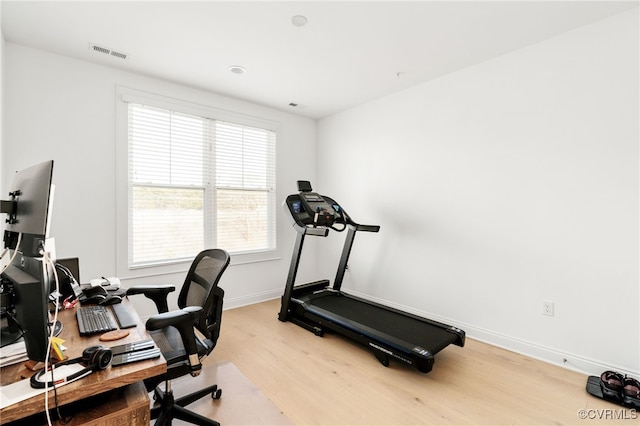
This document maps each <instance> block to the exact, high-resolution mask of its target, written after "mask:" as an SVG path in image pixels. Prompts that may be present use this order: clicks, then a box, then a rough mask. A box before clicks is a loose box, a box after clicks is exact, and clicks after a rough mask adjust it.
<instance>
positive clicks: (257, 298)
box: [224, 289, 282, 316]
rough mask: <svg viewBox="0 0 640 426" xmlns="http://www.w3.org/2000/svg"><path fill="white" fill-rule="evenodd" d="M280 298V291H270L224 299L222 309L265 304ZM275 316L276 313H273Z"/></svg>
mask: <svg viewBox="0 0 640 426" xmlns="http://www.w3.org/2000/svg"><path fill="white" fill-rule="evenodd" d="M280 296H282V289H278V290H270V291H265V292H261V293H254V294H248V295H245V296H240V297H232V298H227V297H225V298H224V309H233V308H240V307H242V306H247V305H253V304H254V303H260V302H266V301H267V300H272V299H277V298H279V297H280ZM274 315H276V316H277V312H274Z"/></svg>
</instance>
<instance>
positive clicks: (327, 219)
mask: <svg viewBox="0 0 640 426" xmlns="http://www.w3.org/2000/svg"><path fill="white" fill-rule="evenodd" d="M298 191H300V193H299V194H293V195H289V196H288V197H287V198H286V200H285V202H284V203H283V207H284V208H285V210H287V211H288V212H289V213H290V215H291V218H292V219H293V227H294V229H295V230H296V232H297V238H296V242H295V246H294V249H293V256H292V258H291V265H290V267H289V274H288V276H287V283H286V286H285V291H284V294H283V296H282V300H281V302H282V303H281V308H280V313H279V315H278V319H279V320H280V321H290V322H293V323H295V324H297V325H299V326H301V327H303V328H305V329H307V330H309V331H311V332H313V333H315V334H316V335H318V336H322V335H323V334H324V332H325V331H327V330H330V331H333V332H336V333H339V334H342V335H344V336H346V337H348V338H351V339H353V340H355V341H356V342H358V343H361V344H363V345H365V346H368V347H369V348H370V349H371V350H372V351H373V354H374V355H375V357H376V358H377V359H378V360H379V361H380V362H381V363H382V365H384V366H385V367H388V366H389V362H390V360H391V359H395V360H398V361H401V362H404V363H406V364H409V365H412V366H414V367H415V368H417V369H418V371H420V372H423V373H428V372H429V371H431V369H432V368H433V362H434V355H435V354H436V353H438V352H439V351H441V350H442V349H444V348H446V347H447V346H449V345H450V344H454V345H457V346H460V347H462V346H464V341H465V332H464V331H463V330H461V329H459V328H457V327H453V326H450V325H447V324H443V323H441V322H438V321H434V320H430V319H427V318H423V317H419V316H417V315H413V314H410V313H407V312H403V311H400V310H398V309H394V308H390V307H388V306H384V305H382V304H379V303H375V302H372V301H369V300H366V299H363V298H359V297H355V296H353V295H350V294H347V293H345V292H344V291H342V290H341V286H342V280H343V278H344V273H345V271H346V269H347V263H348V261H349V254H350V253H351V248H352V246H353V241H354V239H355V236H356V232H359V231H360V232H378V231H379V230H380V227H379V226H377V225H361V224H358V223H356V222H354V221H353V220H352V219H351V218H350V217H349V215H348V214H347V212H346V211H345V210H344V209H343V208H342V207H341V206H340V205H339V204H338V203H337V202H336V201H335V200H333V199H332V198H329V197H327V196H324V195H320V194H318V193H315V192H312V188H311V184H310V183H309V182H308V181H298ZM330 230H333V231H337V232H342V231H345V230H346V231H347V236H346V239H345V242H344V247H343V249H342V256H341V257H340V262H339V265H338V271H337V273H336V277H335V280H334V282H333V286H331V285H330V282H329V280H326V279H325V280H320V281H315V282H311V283H306V284H301V285H295V279H296V274H297V272H298V265H299V263H300V256H301V254H302V247H303V244H304V240H305V237H306V236H307V235H308V236H313V237H326V236H327V235H329V232H330Z"/></svg>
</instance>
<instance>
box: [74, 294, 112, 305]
mask: <svg viewBox="0 0 640 426" xmlns="http://www.w3.org/2000/svg"><path fill="white" fill-rule="evenodd" d="M106 298H107V296H105V295H104V294H94V295H93V296H90V297H86V298H84V299H82V300H81V301H80V303H82V304H83V305H95V304H96V303H101V302H104V299H106Z"/></svg>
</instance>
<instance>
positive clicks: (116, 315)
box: [76, 303, 136, 336]
mask: <svg viewBox="0 0 640 426" xmlns="http://www.w3.org/2000/svg"><path fill="white" fill-rule="evenodd" d="M110 308H111V309H109V308H108V307H107V306H102V305H91V306H81V307H80V308H78V309H77V311H76V318H77V319H78V330H79V331H80V335H81V336H88V335H91V334H97V333H105V332H107V331H111V330H116V329H117V328H118V326H120V328H131V327H135V326H136V321H135V319H134V317H133V316H132V315H131V312H129V308H128V307H127V306H124V305H123V304H122V303H118V304H116V305H110Z"/></svg>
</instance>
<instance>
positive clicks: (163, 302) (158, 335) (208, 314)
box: [127, 249, 229, 426]
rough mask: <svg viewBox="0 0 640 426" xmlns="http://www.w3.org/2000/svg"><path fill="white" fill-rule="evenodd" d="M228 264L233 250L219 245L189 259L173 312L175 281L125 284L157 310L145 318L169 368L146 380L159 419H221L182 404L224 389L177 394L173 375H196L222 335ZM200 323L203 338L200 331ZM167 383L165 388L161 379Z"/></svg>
mask: <svg viewBox="0 0 640 426" xmlns="http://www.w3.org/2000/svg"><path fill="white" fill-rule="evenodd" d="M228 265H229V254H228V253H227V252H226V251H224V250H220V249H211V250H204V251H202V252H200V253H199V254H198V255H197V256H196V258H195V259H194V260H193V263H192V264H191V268H190V269H189V272H188V273H187V277H186V279H185V281H184V284H183V286H182V289H181V290H180V294H179V295H178V307H179V308H180V309H179V310H176V311H171V312H169V308H168V303H167V296H168V294H169V293H170V292H172V291H174V290H175V286H173V285H160V286H153V285H138V286H133V287H131V288H129V289H128V290H127V295H135V294H144V295H145V296H146V297H148V298H149V299H151V300H153V301H154V303H155V304H156V307H157V308H158V312H159V313H158V314H157V315H154V316H153V317H151V318H149V319H148V320H147V324H146V327H147V330H149V333H150V334H151V336H152V337H153V340H154V342H155V343H156V345H157V346H158V347H159V348H160V350H161V351H162V355H163V356H164V358H165V359H166V360H167V372H166V373H164V374H162V375H160V376H156V377H153V378H151V379H147V380H145V385H146V387H147V390H148V391H149V392H150V391H151V390H154V392H155V394H154V397H155V400H156V402H157V403H158V404H157V405H156V406H154V407H153V408H152V409H151V419H157V420H156V423H155V424H156V425H158V426H161V425H170V424H171V420H172V419H174V418H176V419H180V420H184V421H187V422H189V423H193V424H198V425H219V423H218V422H216V421H214V420H211V419H208V418H206V417H204V416H201V415H199V414H197V413H194V412H192V411H189V410H187V409H186V408H184V407H185V406H186V405H188V404H190V403H192V402H194V401H196V400H198V399H200V398H202V397H204V396H206V395H209V394H210V395H211V397H212V398H214V399H219V398H220V396H221V394H222V390H221V389H219V388H218V386H217V385H211V386H208V387H206V388H205V389H201V390H199V391H197V392H194V393H192V394H190V395H186V396H183V397H181V398H178V399H175V398H174V396H173V391H172V390H171V380H172V379H175V378H177V377H181V376H184V375H187V374H191V375H192V376H194V377H195V376H197V375H198V374H200V371H201V369H202V363H201V359H202V358H203V357H205V356H207V355H209V354H210V353H211V351H212V350H213V348H214V347H215V346H216V342H217V340H218V337H219V336H220V322H221V318H222V299H223V297H224V290H222V289H221V288H220V287H218V281H219V280H220V277H221V276H222V273H223V272H224V271H225V269H226V268H227V266H228ZM195 329H197V330H198V331H199V332H200V333H201V334H202V336H203V337H204V338H200V337H198V336H197V335H196V333H195ZM162 382H164V383H165V389H164V390H162V389H160V384H161V383H162Z"/></svg>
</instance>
